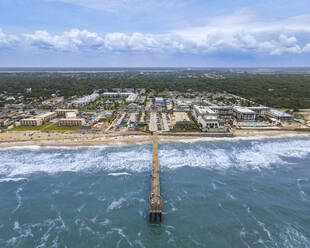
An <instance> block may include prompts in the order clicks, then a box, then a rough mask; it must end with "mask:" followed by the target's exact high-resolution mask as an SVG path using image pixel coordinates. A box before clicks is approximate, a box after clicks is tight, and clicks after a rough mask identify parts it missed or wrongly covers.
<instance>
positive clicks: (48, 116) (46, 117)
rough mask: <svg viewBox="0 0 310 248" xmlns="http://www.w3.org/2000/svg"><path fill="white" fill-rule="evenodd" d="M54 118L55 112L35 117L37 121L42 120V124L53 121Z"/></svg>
mask: <svg viewBox="0 0 310 248" xmlns="http://www.w3.org/2000/svg"><path fill="white" fill-rule="evenodd" d="M56 117H57V113H56V112H48V113H45V114H42V115H38V116H37V118H38V119H42V122H47V121H50V120H52V119H55V118H56Z"/></svg>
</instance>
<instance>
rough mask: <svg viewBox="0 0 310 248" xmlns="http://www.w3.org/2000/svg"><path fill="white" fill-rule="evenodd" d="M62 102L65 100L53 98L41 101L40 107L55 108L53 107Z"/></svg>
mask: <svg viewBox="0 0 310 248" xmlns="http://www.w3.org/2000/svg"><path fill="white" fill-rule="evenodd" d="M64 101H65V98H64V97H63V96H60V97H53V98H50V99H47V100H45V101H43V102H42V105H45V106H55V105H58V104H61V103H63V102H64Z"/></svg>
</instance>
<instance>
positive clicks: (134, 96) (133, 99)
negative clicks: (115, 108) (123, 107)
mask: <svg viewBox="0 0 310 248" xmlns="http://www.w3.org/2000/svg"><path fill="white" fill-rule="evenodd" d="M137 99H138V94H134V93H131V94H130V95H129V96H128V97H127V98H126V103H133V102H136V101H137Z"/></svg>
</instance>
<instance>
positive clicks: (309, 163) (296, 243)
mask: <svg viewBox="0 0 310 248" xmlns="http://www.w3.org/2000/svg"><path fill="white" fill-rule="evenodd" d="M151 160H152V144H150V143H143V144H138V145H125V144H115V145H112V146H95V147H75V148H74V147H59V148H55V147H54V148H53V147H46V148H40V147H12V148H6V149H0V200H1V204H0V247H22V248H28V247H29V248H30V247H31V248H33V247H64V248H65V247H67V248H71V247H74V248H78V247H178V248H180V247H186V248H187V247H224V248H225V247H236V248H242V247H281V248H282V247H294V248H296V247H310V181H309V180H310V137H309V136H302V137H300V136H299V137H280V138H263V137H261V138H255V139H253V138H243V139H242V138H239V139H229V138H228V139H211V138H205V139H200V140H192V141H188V140H187V141H178V142H160V143H159V166H160V176H161V178H160V179H161V194H162V197H163V204H164V206H163V207H164V212H163V222H162V223H160V224H159V223H149V221H148V211H147V207H148V197H149V193H150V180H151V178H150V173H151Z"/></svg>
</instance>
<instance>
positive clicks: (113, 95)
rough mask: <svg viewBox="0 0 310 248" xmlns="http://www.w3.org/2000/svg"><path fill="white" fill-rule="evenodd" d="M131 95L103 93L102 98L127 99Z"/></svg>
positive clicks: (125, 93)
mask: <svg viewBox="0 0 310 248" xmlns="http://www.w3.org/2000/svg"><path fill="white" fill-rule="evenodd" d="M131 94H133V93H128V92H104V93H103V94H102V96H103V97H104V98H119V97H120V98H123V97H126V98H127V97H129V96H130V95H131Z"/></svg>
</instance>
